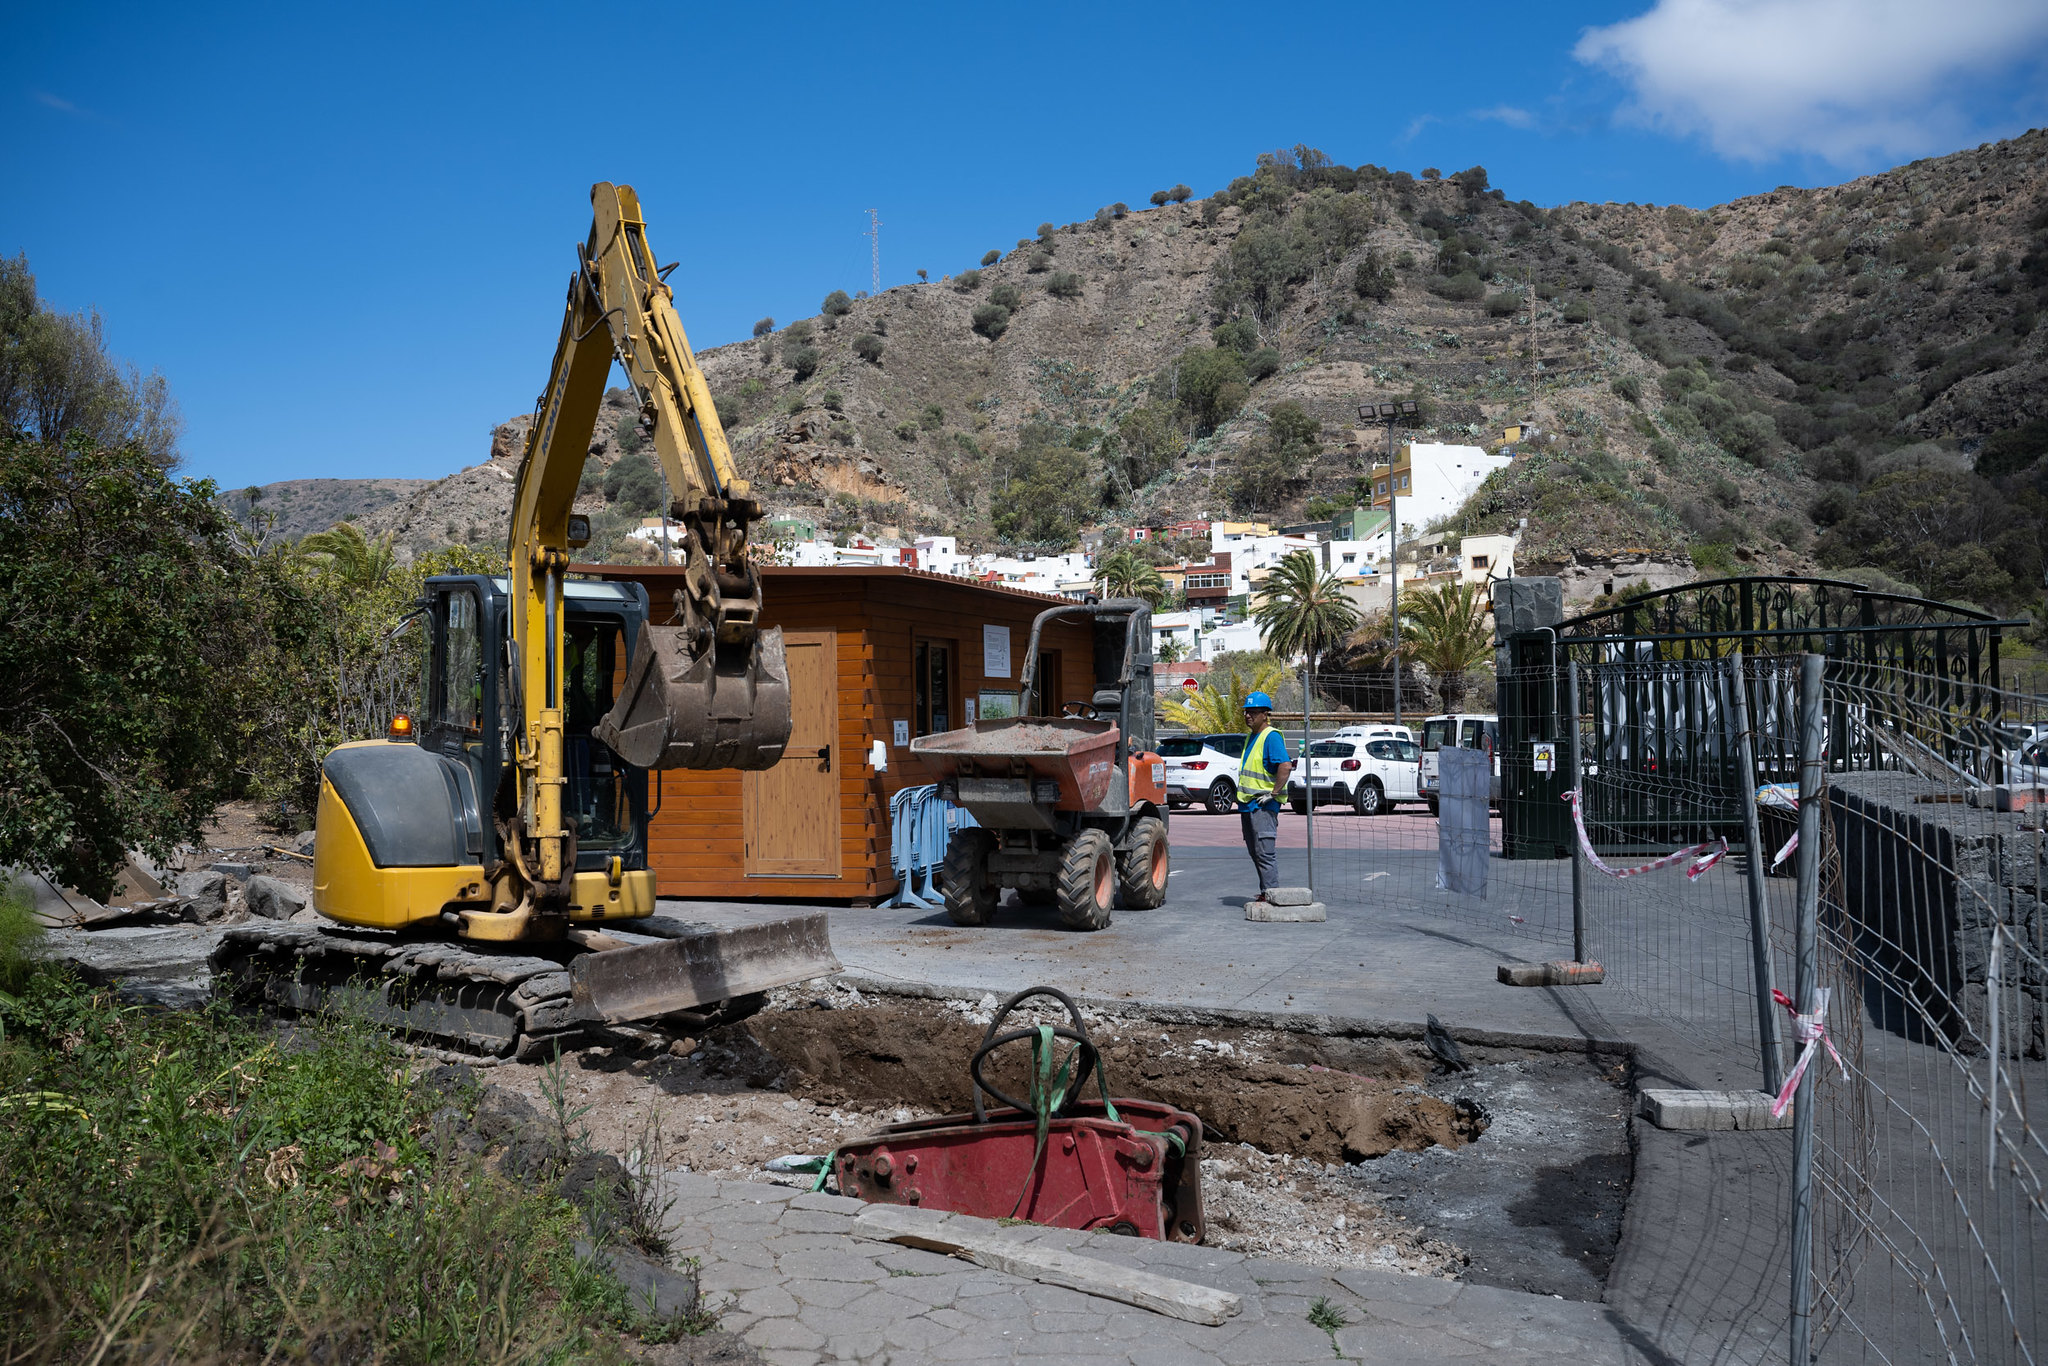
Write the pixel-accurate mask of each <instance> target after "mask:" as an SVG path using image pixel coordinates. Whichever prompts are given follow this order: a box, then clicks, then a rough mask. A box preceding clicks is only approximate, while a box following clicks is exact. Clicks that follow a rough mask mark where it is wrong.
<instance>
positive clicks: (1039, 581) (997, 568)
mask: <svg viewBox="0 0 2048 1366" xmlns="http://www.w3.org/2000/svg"><path fill="white" fill-rule="evenodd" d="M972 568H973V572H974V577H976V578H981V579H987V580H988V581H989V582H991V583H1000V584H1005V585H1007V586H1009V587H1011V588H1022V589H1024V590H1026V591H1027V592H1032V593H1058V592H1060V591H1061V589H1062V585H1064V584H1068V583H1072V582H1074V581H1076V580H1079V579H1084V578H1085V579H1090V580H1092V579H1093V578H1094V574H1095V570H1094V567H1093V566H1092V565H1091V564H1090V563H1089V560H1088V557H1087V556H1086V555H1084V554H1082V553H1081V552H1080V551H1078V550H1075V551H1069V552H1068V553H1066V554H1064V555H1032V556H1015V555H976V556H975V557H974V559H973V561H972Z"/></svg>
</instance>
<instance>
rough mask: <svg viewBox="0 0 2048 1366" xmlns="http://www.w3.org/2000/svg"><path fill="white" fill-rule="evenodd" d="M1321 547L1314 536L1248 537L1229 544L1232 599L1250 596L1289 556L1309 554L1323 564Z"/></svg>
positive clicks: (1320, 543)
mask: <svg viewBox="0 0 2048 1366" xmlns="http://www.w3.org/2000/svg"><path fill="white" fill-rule="evenodd" d="M1321 545H1322V542H1321V538H1320V537H1318V536H1316V535H1315V534H1314V533H1313V532H1310V533H1308V534H1306V535H1301V536H1246V537H1243V538H1240V539H1238V540H1233V541H1230V542H1228V543H1227V548H1228V549H1229V551H1230V580H1231V582H1230V592H1231V595H1232V596H1233V597H1240V596H1244V595H1246V594H1249V593H1250V592H1251V591H1252V585H1253V584H1254V583H1256V582H1257V581H1258V580H1260V579H1263V578H1265V577H1266V574H1267V571H1269V570H1271V569H1272V568H1273V566H1274V565H1276V564H1278V563H1280V561H1282V560H1284V559H1286V558H1287V557H1288V556H1289V555H1293V554H1296V553H1298V552H1300V551H1303V550H1306V551H1308V552H1309V553H1310V554H1311V555H1315V556H1316V557H1317V559H1318V560H1320V559H1321V558H1322V557H1321V554H1320V549H1321ZM1214 548H1216V547H1215V546H1214V544H1213V543H1212V549H1214Z"/></svg>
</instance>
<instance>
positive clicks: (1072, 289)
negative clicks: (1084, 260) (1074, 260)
mask: <svg viewBox="0 0 2048 1366" xmlns="http://www.w3.org/2000/svg"><path fill="white" fill-rule="evenodd" d="M1081 285H1082V280H1081V277H1080V276H1079V275H1076V274H1075V273H1074V272H1073V271H1071V270H1056V271H1054V272H1053V273H1052V275H1051V277H1050V278H1048V279H1047V280H1046V282H1045V292H1046V293H1048V294H1050V295H1052V296H1053V297H1054V298H1056V299H1078V298H1080V297H1081Z"/></svg>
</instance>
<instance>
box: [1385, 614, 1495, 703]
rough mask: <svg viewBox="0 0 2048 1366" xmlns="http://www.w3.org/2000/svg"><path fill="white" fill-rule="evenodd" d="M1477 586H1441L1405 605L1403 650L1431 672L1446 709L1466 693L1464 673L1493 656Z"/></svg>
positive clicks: (1402, 615)
mask: <svg viewBox="0 0 2048 1366" xmlns="http://www.w3.org/2000/svg"><path fill="white" fill-rule="evenodd" d="M1485 603H1486V599H1485V598H1484V597H1483V596H1482V595H1481V591H1480V585H1479V584H1476V583H1442V584H1438V585H1437V586H1436V587H1434V588H1424V589H1422V590H1420V591H1419V592H1414V593H1410V594H1409V595H1408V596H1407V597H1405V598H1403V599H1402V601H1401V652H1402V653H1403V654H1404V655H1406V656H1407V657H1408V658H1410V659H1412V660H1414V661H1415V662H1416V663H1418V664H1421V665H1422V666H1424V667H1425V668H1427V669H1428V670H1429V676H1430V679H1431V681H1432V683H1433V685H1434V686H1435V688H1436V691H1437V696H1438V697H1439V698H1441V699H1442V701H1443V707H1444V710H1445V711H1451V710H1453V709H1454V708H1455V706H1456V704H1457V702H1458V700H1459V699H1460V698H1462V697H1463V696H1464V695H1465V687H1466V684H1465V675H1466V674H1467V673H1469V672H1470V671H1471V670H1473V669H1475V668H1478V667H1479V666H1480V665H1482V664H1484V663H1485V662H1486V661H1487V659H1488V658H1489V657H1490V656H1491V655H1492V654H1493V636H1492V633H1491V632H1489V631H1488V630H1487V628H1486V616H1485V613H1484V611H1483V610H1482V609H1483V608H1484V606H1485Z"/></svg>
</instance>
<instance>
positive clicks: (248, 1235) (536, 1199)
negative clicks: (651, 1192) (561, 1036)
mask: <svg viewBox="0 0 2048 1366" xmlns="http://www.w3.org/2000/svg"><path fill="white" fill-rule="evenodd" d="M450 1103H451V1100H450V1098H449V1097H447V1096H446V1095H444V1094H438V1093H434V1092H430V1091H428V1090H426V1089H424V1088H421V1087H419V1086H416V1085H415V1084H414V1082H413V1080H412V1077H411V1073H410V1071H409V1069H408V1068H407V1067H406V1065H405V1060H404V1058H403V1057H402V1056H401V1055H400V1054H399V1053H398V1052H397V1051H396V1050H395V1049H394V1048H393V1047H392V1046H391V1044H390V1043H389V1041H388V1040H387V1039H385V1038H384V1037H383V1036H382V1034H381V1033H379V1032H377V1031H375V1030H373V1029H372V1028H370V1027H368V1026H367V1025H365V1024H363V1023H361V1022H358V1021H350V1020H347V1019H340V1018H329V1019H323V1020H320V1021H317V1022H313V1023H311V1024H309V1025H307V1026H305V1027H303V1028H301V1029H299V1030H297V1031H295V1032H293V1033H291V1034H280V1033H278V1032H275V1031H272V1030H269V1029H266V1028H263V1027H260V1026H257V1025H254V1024H251V1023H249V1022H246V1021H243V1020H240V1019H237V1018H235V1017H233V1016H231V1015H229V1014H228V1013H226V1011H225V1010H212V1011H207V1012H200V1013H170V1012H161V1011H154V1010H148V1009H144V1008H137V1007H124V1006H120V1005H117V1004H116V1003H115V1001H114V1000H113V999H112V997H111V995H110V994H109V993H107V992H104V991H97V990H91V989H88V988H86V987H83V986H81V985H80V984H79V983H77V982H76V981H75V980H74V979H73V978H71V977H70V976H69V975H68V974H66V973H63V972H61V971H58V970H55V969H41V970H31V971H28V972H26V973H25V974H24V975H23V977H22V978H21V979H19V980H18V981H17V982H16V983H15V985H14V987H13V988H12V989H10V990H7V991H5V992H4V993H0V1111H4V1119H0V1127H4V1129H5V1134H6V1137H5V1140H4V1143H0V1347H4V1355H5V1359H7V1360H24V1359H27V1360H80V1361H85V1360H91V1361H105V1362H130V1361H133V1362H141V1361H150V1362H156V1361H213V1360H223V1361H225V1360H236V1361H243V1360H246V1361H250V1362H254V1361H258V1360H264V1361H310V1360H319V1361H334V1362H340V1361H378V1362H392V1363H411V1362H441V1361H448V1362H457V1361H459V1362H529V1361H531V1362H556V1361H576V1360H617V1359H620V1358H621V1356H622V1348H621V1335H622V1334H628V1333H632V1334H641V1333H646V1334H649V1335H659V1334H662V1333H664V1332H666V1333H672V1332H674V1331H676V1329H675V1327H674V1326H673V1325H661V1326H659V1327H657V1326H656V1325H652V1324H650V1323H649V1322H648V1321H646V1320H645V1319H644V1318H643V1317H642V1316H641V1314H640V1313H639V1312H638V1310H637V1309H636V1306H635V1305H634V1304H633V1303H631V1302H630V1300H629V1297H628V1295H627V1292H626V1290H625V1289H624V1287H622V1286H621V1285H620V1284H619V1283H618V1282H617V1281H616V1280H615V1279H613V1278H612V1277H611V1276H609V1275H608V1274H606V1273H603V1272H600V1271H598V1270H595V1269H593V1268H592V1267H590V1266H588V1265H586V1264H585V1263H583V1262H581V1261H579V1260H578V1259H577V1257H576V1255H575V1251H574V1243H575V1239H576V1238H577V1236H578V1235H579V1233H581V1232H582V1231H583V1227H584V1225H583V1220H582V1218H581V1216H579V1214H578V1213H577V1211H576V1210H575V1208H574V1207H572V1206H571V1205H569V1204H568V1203H567V1202H566V1201H564V1200H562V1199H560V1198H559V1197H558V1196H557V1195H556V1194H555V1192H554V1189H553V1185H552V1183H538V1182H536V1183H532V1184H514V1183H512V1182H510V1181H507V1180H504V1179H502V1178H501V1177H499V1176H498V1175H497V1174H495V1173H494V1172H493V1171H492V1170H491V1169H490V1168H488V1167H487V1166H485V1165H484V1164H483V1162H482V1161H481V1160H480V1159H478V1158H476V1157H473V1156H468V1155H464V1154H460V1153H458V1152H457V1151H456V1149H455V1147H454V1145H452V1144H446V1143H442V1142H440V1141H438V1140H437V1138H436V1136H435V1135H436V1129H435V1125H434V1122H433V1116H434V1114H435V1112H436V1111H437V1110H439V1109H441V1107H444V1106H446V1105H448V1104H450ZM458 1103H459V1098H458ZM696 1326H698V1327H701V1326H703V1325H696Z"/></svg>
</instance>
